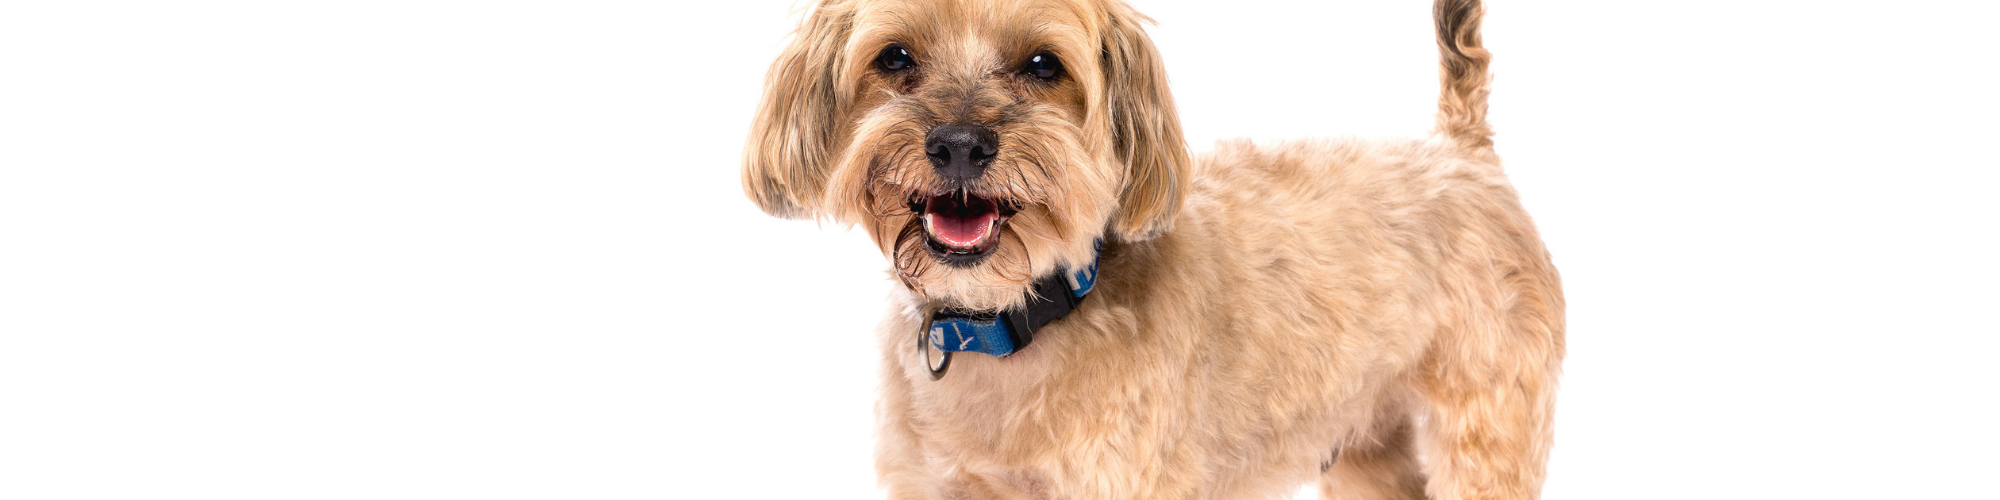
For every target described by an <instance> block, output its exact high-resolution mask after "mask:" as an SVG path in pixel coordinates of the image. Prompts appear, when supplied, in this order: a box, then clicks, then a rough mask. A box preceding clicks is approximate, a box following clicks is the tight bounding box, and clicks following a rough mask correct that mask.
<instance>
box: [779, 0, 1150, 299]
mask: <svg viewBox="0 0 2000 500" xmlns="http://www.w3.org/2000/svg"><path fill="white" fill-rule="evenodd" d="M1141 19H1143V18H1142V17H1140V16H1139V15H1138V14H1137V13H1135V12H1133V11H1132V10H1131V9H1130V7H1127V6H1126V5H1124V4H1123V3H1120V2H1116V1H1115V0H862V1H840V0H831V1H828V2H825V3H824V4H822V5H819V6H817V7H816V8H814V10H812V11H811V12H810V14H809V18H808V19H807V20H806V21H805V23H804V24H803V25H801V26H800V28H799V31H798V33H797V35H796V39H795V40H794V41H793V42H792V44H791V46H790V47H788V48H787V49H786V50H785V52H784V54H783V55H782V56H780V58H779V59H778V61H777V62H776V63H774V64H773V65H772V67H771V72H770V74H769V75H768V84H767V88H766V89H765V94H764V101H763V103H762V105H761V107H760V109H759V111H758V115H757V123H756V125H755V126H754V127H753V128H752V131H751V134H750V143H749V146H748V148H747V152H746V155H745V156H746V159H745V165H744V187H745V190H746V191H747V192H748V194H749V196H750V198H751V199H752V200H754V201H756V202H757V204H758V205H759V206H760V207H762V208H763V209H764V210H765V211H766V212H769V213H771V214H773V215H778V216H783V217H826V218H831V219H833V220H836V221H839V222H842V223H850V224H859V225H861V226H862V227H864V228H866V229H867V230H868V232H869V234H870V235H871V236H872V237H873V238H874V239H875V241H876V242H877V244H878V245H879V246H880V247H881V250H882V252H883V254H884V255H886V256H888V257H889V258H890V260H891V261H892V262H893V264H894V266H895V268H896V272H897V274H898V275H899V276H900V277H901V278H902V281H903V283H904V285H905V286H908V287H909V288H910V289H911V290H912V291H915V292H917V293H919V294H921V295H923V296H925V297H927V298H929V299H932V300H936V301H940V302H943V303H946V304H948V305H951V306H954V307H961V308H967V309H984V310H992V309H1001V308H1006V307H1011V306H1014V305H1018V304H1020V303H1021V302H1022V301H1023V300H1025V298H1026V292H1027V290H1028V289H1029V287H1030V284H1031V283H1032V282H1033V280H1034V279H1035V277H1037V276H1040V275H1043V274H1046V273H1049V272H1053V271H1054V270H1055V269H1057V268H1059V267H1065V266H1076V265H1084V264H1088V263H1089V261H1090V259H1091V258H1092V253H1093V250H1092V248H1093V245H1094V244H1095V242H1096V241H1097V240H1098V239H1100V238H1107V237H1108V238H1114V239H1118V240H1123V241H1138V240H1144V239H1147V238H1150V237H1152V236H1154V235H1157V234H1158V233H1160V232H1161V231H1164V230H1166V228H1167V225H1168V223H1169V222H1170V221H1171V220H1172V218H1173V216H1174V215H1175V213H1176V212H1177V210H1178V209H1179V205H1180V198H1181V193H1182V192H1183V191H1185V190H1186V183H1187V182H1188V181H1187V177H1188V176H1187V175H1186V173H1185V172H1184V170H1185V169H1186V168H1187V167H1188V165H1187V163H1188V154H1187V150H1186V146H1185V144H1184V143H1183V142H1182V139H1181V132H1180V124H1179V122H1178V120H1177V119H1176V118H1175V115H1174V110H1173V99H1172V96H1171V95H1170V94H1169V93H1168V91H1167V87H1166V75H1165V72H1164V70H1163V69H1162V67H1161V65H1160V63H1159V56H1158V53H1157V52H1156V51H1155V50H1154V48H1153V46H1152V42H1151V41H1149V40H1148V39H1147V38H1146V35H1145V32H1144V31H1142V30H1141V29H1140V27H1139V21H1140V20H1141Z"/></svg>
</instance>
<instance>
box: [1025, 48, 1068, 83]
mask: <svg viewBox="0 0 2000 500" xmlns="http://www.w3.org/2000/svg"><path fill="white" fill-rule="evenodd" d="M1021 72H1022V73H1027V74H1029V75H1031V76H1034V77H1035V78H1040V79H1043V80H1054V79H1055V78H1056V75H1060V74H1062V61H1058V60H1056V55H1055V54H1050V53H1047V52H1043V53H1040V54H1035V56H1034V57H1030V58H1028V66H1027V67H1025V68H1021Z"/></svg>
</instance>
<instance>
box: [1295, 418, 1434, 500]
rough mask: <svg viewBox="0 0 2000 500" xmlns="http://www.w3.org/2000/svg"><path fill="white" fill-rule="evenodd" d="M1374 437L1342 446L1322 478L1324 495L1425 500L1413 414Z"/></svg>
mask: <svg viewBox="0 0 2000 500" xmlns="http://www.w3.org/2000/svg"><path fill="white" fill-rule="evenodd" d="M1395 418H1396V421H1395V423H1394V424H1392V425H1389V426H1385V427H1386V429H1384V430H1382V431H1379V432H1377V433H1376V434H1375V435H1374V436H1372V439H1367V440H1363V441H1362V442H1359V443H1355V444H1351V445H1348V446H1346V447H1344V448H1341V450H1340V452H1339V454H1338V455H1336V456H1334V457H1332V462H1331V464H1330V465H1329V466H1328V467H1327V469H1326V471H1325V473H1324V474H1321V475H1320V478H1319V495H1320V498H1325V499H1328V500H1423V498H1424V473H1423V470H1422V469H1421V467H1420V464H1419V462H1418V461H1417V450H1416V442H1415V432H1414V429H1413V425H1411V422H1410V421H1409V417H1408V416H1405V415H1397V416H1396V417H1395Z"/></svg>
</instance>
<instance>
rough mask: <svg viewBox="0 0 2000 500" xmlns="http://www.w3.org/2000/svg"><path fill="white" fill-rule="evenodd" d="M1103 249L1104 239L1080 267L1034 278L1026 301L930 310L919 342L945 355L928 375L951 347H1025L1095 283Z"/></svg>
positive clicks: (935, 373) (996, 352)
mask: <svg viewBox="0 0 2000 500" xmlns="http://www.w3.org/2000/svg"><path fill="white" fill-rule="evenodd" d="M1102 250H1103V242H1099V243H1098V248H1096V249H1093V250H1092V251H1091V256H1090V265H1089V266H1087V267H1084V268H1083V269H1078V270H1074V271H1071V270H1068V269H1063V270H1060V271H1057V272H1056V273H1055V274H1050V275H1048V276H1044V277H1042V278H1041V279H1038V280H1035V284H1034V294H1033V295H1031V296H1029V298H1028V303H1027V305H1024V306H1021V307H1016V308H1013V309H1007V310H1004V311H999V312H976V311H961V310H956V309H941V310H939V311H937V312H936V313H934V314H932V315H931V321H930V326H929V327H928V328H926V331H927V332H929V333H928V334H927V335H925V336H924V338H925V340H924V341H923V343H924V344H927V345H926V347H928V348H931V349H937V350H939V351H944V359H943V361H942V363H940V364H939V365H937V366H936V367H935V368H932V369H931V377H932V378H941V377H943V376H944V370H945V368H948V367H950V366H951V353H954V352H978V353H985V354H989V355H992V356H997V357H1006V356H1007V355H1009V354H1013V353H1015V352H1018V351H1020V350H1021V349H1022V348H1025V347H1028V342H1031V341H1033V340H1035V331H1036V330H1040V329H1041V328H1042V326H1044V325H1047V324H1049V323H1050V322H1052V321H1055V320H1058V319H1062V317H1064V316H1068V315H1069V313H1070V311H1072V310H1075V309H1076V306H1077V305H1078V304H1081V303H1083V298H1084V297H1085V296H1087V295H1090V289H1091V288H1092V287H1093V286H1095V285H1096V284H1097V260H1098V256H1099V254H1101V253H1102ZM924 352H925V359H929V352H930V351H929V350H928V349H926V350H925V351H924Z"/></svg>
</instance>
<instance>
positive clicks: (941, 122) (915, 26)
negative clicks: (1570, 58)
mask: <svg viewBox="0 0 2000 500" xmlns="http://www.w3.org/2000/svg"><path fill="white" fill-rule="evenodd" d="M988 3H997V5H974V4H988ZM1009 9H1015V10H1020V12H1012V14H1014V16H1013V17H1010V16H1009V15H1008V14H1010V11H1009ZM1022 9H1026V10H1022ZM884 13H887V14H884ZM913 13H916V14H917V17H912V14H913ZM940 13H942V14H940ZM922 14H932V15H931V16H930V17H922ZM1437 15H1438V26H1439V33H1440V45H1441V47H1442V48H1443V49H1444V51H1443V52H1444V58H1443V59H1444V66H1445V71H1444V76H1443V80H1444V92H1443V94H1444V95H1443V97H1442V99H1441V101H1440V103H1441V111H1440V114H1439V130H1438V133H1437V134H1436V135H1435V136H1433V137H1432V138H1430V139H1428V140H1425V141H1383V142H1363V141H1305V142H1295V143H1285V144H1276V145H1256V144H1252V143H1249V142H1248V141H1238V142H1232V143H1224V144H1222V145H1221V147H1220V148H1219V149H1218V150H1217V151H1215V152H1212V153H1209V154H1207V155H1203V156H1199V157H1195V158H1193V159H1189V157H1188V156H1187V155H1186V153H1185V151H1184V150H1182V149H1180V145H1179V144H1178V141H1179V127H1178V123H1177V122H1175V121H1174V114H1173V112H1172V108H1171V97H1170V96H1169V95H1167V94H1166V90H1165V86H1164V75H1163V74H1162V73H1160V72H1159V71H1158V67H1157V63H1156V62H1151V61H1146V60H1144V59H1147V58H1150V57H1155V56H1153V54H1152V48H1151V45H1150V42H1146V41H1144V39H1143V32H1136V31H1134V30H1135V29H1136V19H1138V17H1137V14H1136V13H1132V12H1130V11H1129V9H1128V8H1126V7H1124V6H1123V5H1122V4H1118V3H1106V2H1102V1H1098V0H1050V1H1047V2H1035V1H1015V2H977V1H957V2H953V1H944V2H906V1H899V0H876V1H872V2H870V1H844V2H830V3H828V4H826V5H821V6H819V7H818V9H817V10H816V11H815V13H814V14H813V18H812V19H810V20H808V24H807V26H806V27H805V28H803V29H802V31H801V34H800V41H799V42H796V43H795V45H794V47H793V49H792V50H790V51H788V52H787V56H786V59H781V60H780V62H779V64H778V65H777V66H775V67H774V69H773V73H772V79H773V81H772V85H773V88H772V91H771V93H769V94H767V101H766V105H765V107H764V109H763V111H762V113H763V115H762V119H761V120H760V125H759V129H758V130H757V131H756V132H753V138H752V143H751V155H750V156H751V158H750V160H749V161H748V164H747V168H746V176H745V179H746V186H747V188H748V190H749V192H750V194H751V196H752V198H753V199H756V200H757V201H758V202H759V203H760V204H761V205H762V206H764V207H765V208H766V209H767V210H769V211H771V212H773V213H777V214H780V215H792V216H798V215H825V216H830V217H834V218H836V219H840V220H844V221H849V222H854V223H857V224H861V225H863V226H864V227H865V228H867V229H868V230H869V231H870V233H871V234H872V235H874V237H875V238H876V240H877V241H878V242H879V243H880V244H881V246H882V249H883V251H884V253H885V255H886V256H888V257H890V259H891V260H892V262H894V264H895V265H896V271H897V275H898V276H899V277H900V278H901V279H902V282H903V283H904V284H905V285H906V286H905V287H904V288H903V289H900V290H898V292H897V293H896V294H895V297H894V299H893V302H894V303H895V304H894V308H893V312H892V314H891V315H890V316H889V318H888V319H886V320H885V321H884V322H883V325H882V327H881V331H880V343H881V347H882V351H883V354H884V365H883V378H884V382H883V388H882V401H881V403H880V407H879V418H880V423H881V429H880V436H879V439H880V445H879V448H878V450H879V451H878V462H877V467H878V469H879V470H880V473H881V474H882V480H883V482H884V484H885V485H886V486H887V487H888V488H889V491H890V494H891V497H892V498H1093V499H1095V498H1105V499H1110V498H1133V499H1149V498H1265V497H1271V496H1276V495H1282V494H1285V493H1289V492H1290V491H1292V489H1293V488H1295V487H1296V485H1298V484H1300V483H1302V482H1305V481H1308V480H1310V479H1311V478H1312V477H1314V476H1320V477H1321V483H1322V490H1323V492H1324V494H1325V495H1327V496H1328V497H1330V498H1423V497H1425V496H1429V497H1432V498H1441V499H1446V498H1450V499H1456V498H1532V497H1534V496H1536V495H1537V494H1538V491H1539V489H1540V485H1541V482H1542V465H1543V460H1544V459H1545V457H1546V456H1547V452H1548V447H1549V443H1550V438H1551V432H1552V431H1551V427H1550V421H1551V412H1552V411H1553V400H1554V392H1555V380H1556V375H1557V372H1558V371H1559V364H1560V360H1561V357H1562V352H1563V339H1562V333H1563V302H1562V294H1561V290H1560V285H1559V282H1558V279H1557V276H1556V271H1555V269H1554V267H1553V266H1552V265H1551V264H1550V262H1549V258H1548V255H1547V252H1546V251H1545V250H1544V249H1543V248H1542V245H1541V243H1540V241H1539V238H1538V236H1537V235H1536V232H1535V229H1534V227H1533V225H1532V223H1531V222H1530V221H1529V219H1528V217H1527V215H1526V213H1525V212H1524V211H1522V210H1521V208H1520V205H1519V203H1518V202H1517V201H1516V199H1515V196H1514V193H1513V190H1512V189H1511V188H1510V187H1508V185H1507V183H1506V180H1505V177H1504V175H1503V174H1502V173H1501V169H1500V167H1499V165H1498V160H1497V158H1496V157H1495V156H1494V155H1493V153H1492V147H1491V142H1490V141H1489V140H1488V135H1489V133H1488V132H1487V129H1486V126H1485V124H1484V110H1485V84H1486V75H1485V65H1486V55H1485V52H1484V51H1483V50H1481V49H1479V47H1478V42H1479V40H1478V35H1477V28H1478V20H1479V7H1478V5H1477V4H1476V2H1473V1H1471V0H1441V1H1439V2H1438V6H1437ZM873 16H889V17H886V18H883V17H873ZM1038 16H1039V17H1040V18H1043V22H1042V23H1041V24H1037V25H1038V26H1046V25H1047V24H1049V23H1051V21H1049V20H1048V19H1046V18H1047V17H1048V16H1055V20H1056V21H1066V22H1068V25H1069V26H1071V27H1073V28H1074V29H1073V30H1070V31H1073V32H1071V33H1063V32H1060V31H1062V30H1053V31H1055V33H1054V34H1050V33H1048V32H1044V33H1039V34H1037V33H1034V31H1035V30H1029V31H1028V32H1026V33H1027V34H1023V32H1010V31H1008V30H1007V29H1005V28H1007V27H1009V26H1016V25H1019V24H1021V23H1022V22H1024V21H1019V20H1018V19H1036V18H1038ZM882 26H891V28H882ZM943 28H953V30H952V31H946V30H944V29H943ZM958 33H963V35H959V34H958ZM1010 36H1013V37H1026V38H1030V39H1035V38H1041V39H1044V41H1042V42H1041V43H1024V44H1020V45H1021V46H1022V47H1027V48H1025V49H1017V50H1013V51H1012V52H1010V51H1009V49H1007V48H1005V47H1006V46H1007V45H1008V43H1007V39H1008V37H1010ZM1091 41H1101V44H1102V46H1103V50H1102V54H1101V55H1096V54H1091V52H1092V50H1091V49H1094V48H1096V47H1093V46H1091V45H1093V44H1090V43H1089V42H1091ZM1064 44H1068V45H1071V47H1069V48H1068V50H1065V49H1064ZM1078 44H1082V46H1075V45H1078ZM857 47H858V49H857ZM883 47H887V48H886V49H885V48H883ZM878 51H879V54H881V55H879V56H878V57H877V58H875V59H873V63H874V64H875V66H874V67H873V68H866V67H864V68H863V69H861V70H860V71H863V72H869V71H872V73H864V74H862V75H860V76H856V75H855V74H853V73H852V72H849V71H848V69H845V68H854V67H855V66H857V65H856V64H855V63H854V62H853V61H851V60H850V59H853V58H855V57H866V56H869V55H875V54H877V53H878ZM1037 51H1039V52H1037ZM856 54H859V56H857V55H856ZM985 54H997V55H996V56H994V57H982V55H985ZM1027 54H1034V55H1033V56H1032V58H1029V56H1027ZM921 55H929V56H930V57H928V58H926V57H919V56H921ZM1044 56H1046V58H1045V57H1044ZM1093 56H1096V57H1093ZM1056 57H1060V58H1061V60H1063V61H1083V62H1086V63H1090V62H1095V63H1097V64H1095V65H1087V66H1086V67H1082V68H1076V69H1070V68H1069V67H1068V66H1067V65H1068V64H1072V63H1064V64H1065V66H1062V67H1061V69H1063V70H1068V71H1070V72H1069V73H1060V72H1049V71H1043V70H1044V69H1046V68H1047V67H1048V66H1049V64H1047V63H1045V62H1044V61H1046V60H1048V59H1051V58H1056ZM815 58H829V59H826V60H823V61H822V60H817V59H815ZM1010 59H1026V60H1028V61H1029V63H1028V64H1029V65H1028V66H1025V67H1026V68H1028V69H1027V70H1024V71H1025V72H1024V73H1013V71H1014V68H1013V67H1011V66H1010V65H1011V64H1013V63H1011V62H1009V60H1010ZM799 61H803V63H804V64H802V65H801V64H792V63H791V62H799ZM996 61H998V62H996ZM814 62H821V63H824V66H825V67H827V68H828V69H825V70H823V72H822V74H819V75H814V74H813V71H812V68H813V66H812V64H811V63H814ZM905 62H908V64H904V63H905ZM961 62H966V63H969V64H959V63H961ZM1092 66H1094V67H1092ZM909 68H919V69H920V71H922V72H921V73H919V72H916V71H913V70H911V69H909ZM995 68H999V69H998V70H995ZM1099 68H1101V70H1100V69H1099ZM1051 73H1054V74H1056V75H1057V77H1051V78H1044V77H1043V76H1042V75H1045V74H1051ZM996 75H997V76H996ZM1022 75H1028V76H1022ZM1064 76H1068V77H1069V79H1067V80H1064V79H1062V77H1064ZM870 78H875V79H876V80H874V81H870ZM1036 85H1041V86H1042V87H1036ZM814 99H824V100H828V101H832V102H827V103H816V102H813V100H814ZM1134 101H1138V102H1134ZM947 125H950V126H965V127H991V128H992V129H995V130H998V131H999V132H998V133H997V134H989V135H990V136H993V137H994V138H991V139H985V141H986V142H979V143H977V144H974V142H964V143H962V144H961V143H953V142H950V141H951V140H953V139H952V137H949V136H948V137H945V139H942V140H941V139H938V137H939V135H938V132H936V131H937V130H941V129H946V128H948V127H947ZM1169 129H1170V130H1169ZM954 130H956V129H954ZM926 134H927V135H928V136H929V138H927V139H926V138H925V135H926ZM920 139H922V140H924V141H925V142H923V143H922V144H915V143H916V141H918V140H920ZM940 141H943V142H940ZM967 141H971V140H970V139H967ZM964 144H972V146H970V148H969V149H968V150H969V151H972V153H970V155H971V156H966V154H964V153H953V152H954V151H957V150H955V149H953V148H957V147H961V146H963V145H964ZM912 146H916V147H915V148H914V149H916V150H917V151H928V152H929V156H930V158H929V159H928V160H926V159H925V158H924V156H923V155H920V154H912V153H911V152H910V150H912V149H913V147H912ZM1016 151H1018V152H1021V153H1019V154H1020V156H1009V153H1010V152H1016ZM995 153H997V155H996V154H995ZM954 154H957V155H958V156H956V157H954V156H953V155H954ZM980 154H986V155H987V156H989V157H992V159H991V160H988V161H989V162H990V163H987V164H984V165H977V168H973V169H969V170H966V169H963V167H965V166H966V165H968V164H966V163H964V162H966V161H968V160H966V159H965V158H968V157H971V158H976V157H978V156H979V155H980ZM787 163H790V164H789V165H788V164H787ZM954 168H958V169H960V170H953V169H954ZM953 172H959V173H960V174H953ZM964 172H970V173H964ZM954 175H956V176H955V177H954ZM902 202H907V203H908V206H909V208H908V209H907V210H902V209H901V207H899V206H897V205H898V204H899V203H902ZM940 206H947V207H948V208H939V207H940ZM967 221H970V222H967ZM953 224H956V225H953ZM1010 224H1011V225H1010ZM961 227H965V228H970V229H951V228H961ZM940 228H944V229H940ZM1100 240H1102V241H1103V250H1102V253H1101V257H1099V259H1100V260H1099V262H1100V265H1099V272H1098V277H1099V278H1098V282H1097V285H1096V288H1095V290H1093V291H1091V292H1090V295H1089V296H1088V297H1087V300H1085V301H1084V302H1083V303H1082V304H1081V305H1080V306H1079V307H1078V308H1077V309H1075V310H1074V311H1073V312H1072V313H1070V315H1069V316H1067V317H1065V318H1063V319H1061V320H1058V321H1055V322H1053V323H1050V324H1048V325H1047V326H1045V327H1043V328H1041V329H1040V330H1039V331H1037V332H1035V333H1034V337H1033V338H1034V341H1033V344H1032V345H1031V346H1028V347H1026V348H1024V349H1022V350H1020V351H1019V352H1015V353H1012V354H1011V355H1009V356H1006V357H991V356H984V355H976V354H961V355H959V356H956V358H955V361H953V364H952V365H951V367H950V371H949V374H948V376H945V377H943V378H941V379H937V380H933V379H932V374H931V372H930V369H931V367H932V365H933V364H934V363H933V361H932V356H936V355H937V354H936V353H933V352H927V351H926V349H924V348H923V347H922V346H923V344H922V343H921V341H920V340H919V339H920V335H921V334H920V332H922V331H924V330H925V329H927V328H928V327H929V326H928V325H929V321H930V319H931V316H932V314H933V312H935V311H937V310H939V309H940V308H952V309H973V310H1000V309H1006V308H1010V307H1020V306H1021V304H1022V303H1023V302H1025V301H1028V300H1030V299H1031V297H1029V295H1028V293H1027V285H1028V282H1030V281H1032V280H1033V279H1034V278H1035V277H1037V276H1042V275H1047V274H1049V273H1052V272H1054V270H1055V269H1058V268H1064V267H1073V266H1079V265H1082V264H1083V263H1085V262H1087V259H1088V258H1089V255H1090V252H1091V249H1092V248H1093V245H1094V244H1096V242H1098V241H1100Z"/></svg>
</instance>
